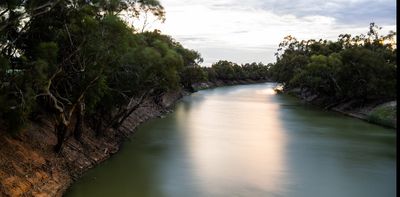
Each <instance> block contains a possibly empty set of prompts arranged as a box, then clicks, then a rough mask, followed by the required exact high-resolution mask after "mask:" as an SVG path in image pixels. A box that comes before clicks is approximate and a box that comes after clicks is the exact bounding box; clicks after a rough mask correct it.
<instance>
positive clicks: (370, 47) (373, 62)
mask: <svg viewBox="0 0 400 197" xmlns="http://www.w3.org/2000/svg"><path fill="white" fill-rule="evenodd" d="M379 29H380V27H378V26H377V25H376V24H375V23H371V24H370V30H369V31H368V33H367V34H366V35H363V34H361V35H358V36H354V37H352V36H351V35H349V34H341V35H339V38H338V40H337V41H335V42H334V41H327V40H322V39H321V40H318V41H316V40H307V41H304V40H303V41H298V40H297V39H296V38H294V37H291V36H287V37H285V39H284V40H283V42H282V43H281V44H280V45H279V47H280V48H279V49H278V52H277V53H276V56H277V62H276V63H275V64H273V65H272V66H271V67H270V69H269V74H270V76H271V77H272V78H273V79H274V80H276V81H277V82H280V83H282V84H284V86H285V88H295V87H300V88H302V89H307V90H309V91H312V92H313V93H315V94H319V95H323V96H326V97H331V98H333V99H335V100H342V99H358V100H364V101H367V100H391V99H395V98H396V82H397V79H396V69H397V62H396V52H397V49H396V48H395V41H394V36H395V35H396V33H395V32H389V34H388V35H384V36H381V35H379Z"/></svg>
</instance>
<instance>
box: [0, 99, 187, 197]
mask: <svg viewBox="0 0 400 197" xmlns="http://www.w3.org/2000/svg"><path fill="white" fill-rule="evenodd" d="M184 94H185V93H184V92H183V91H179V92H169V93H166V94H164V95H163V96H162V97H161V99H159V100H158V102H157V103H156V101H155V99H147V100H146V101H145V102H144V103H143V104H142V105H141V106H140V107H139V108H138V109H137V110H136V111H135V112H134V113H133V114H132V115H131V116H129V118H128V119H127V120H126V121H125V122H124V124H123V125H122V126H121V128H120V129H119V130H111V129H110V130H108V131H106V132H104V136H102V137H96V136H95V133H94V131H93V130H91V129H89V128H86V129H85V132H84V134H83V136H82V140H81V141H77V140H75V139H74V138H73V137H70V138H68V140H67V141H65V143H64V145H63V148H62V151H61V153H59V154H56V153H54V152H53V147H54V145H55V144H56V140H57V137H56V135H55V133H54V128H53V123H52V122H51V121H49V118H48V117H38V119H39V120H40V121H38V122H32V123H30V126H29V127H27V129H25V130H24V131H23V132H21V134H19V135H17V136H14V137H12V136H10V135H9V134H6V132H5V131H2V130H1V128H0V196H1V197H3V196H40V197H45V196H62V195H63V193H64V192H65V191H66V189H67V188H68V187H69V185H70V184H71V183H72V182H73V181H74V180H76V179H77V178H79V177H80V176H81V175H82V174H83V173H84V172H85V171H87V170H88V169H90V168H92V167H94V166H96V165H97V164H99V163H101V162H102V161H104V160H106V159H108V158H109V157H110V156H111V155H112V154H114V153H116V152H117V151H118V149H119V145H120V144H121V142H122V141H123V140H124V139H126V138H127V137H128V136H130V135H131V134H132V133H133V132H134V131H135V128H136V127H137V126H138V125H139V124H140V123H142V122H143V121H146V120H148V119H150V118H155V117H160V116H161V115H162V114H164V113H168V112H169V111H170V110H171V109H170V108H171V107H172V106H173V105H174V103H176V101H177V100H179V99H180V98H181V97H182V96H183V95H184Z"/></svg>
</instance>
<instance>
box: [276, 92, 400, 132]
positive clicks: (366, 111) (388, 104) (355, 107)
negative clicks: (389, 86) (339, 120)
mask: <svg viewBox="0 0 400 197" xmlns="http://www.w3.org/2000/svg"><path fill="white" fill-rule="evenodd" d="M277 91H278V92H280V93H284V94H289V95H292V96H295V97H297V98H299V99H301V100H302V101H304V102H306V103H309V104H313V105H317V106H319V107H321V108H323V109H326V110H332V111H336V112H339V113H342V114H345V115H347V116H351V117H354V118H358V119H361V120H364V121H368V122H371V123H374V124H378V125H381V126H385V127H390V128H397V101H396V100H394V101H382V100H375V101H363V100H355V99H353V100H339V101H338V100H333V99H332V98H330V97H325V96H320V95H317V94H314V93H312V92H310V91H307V90H301V89H300V88H293V89H284V90H277Z"/></svg>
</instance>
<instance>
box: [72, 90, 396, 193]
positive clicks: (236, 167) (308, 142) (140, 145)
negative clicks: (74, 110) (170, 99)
mask: <svg viewBox="0 0 400 197" xmlns="http://www.w3.org/2000/svg"><path fill="white" fill-rule="evenodd" d="M274 85H275V84H272V83H265V84H256V85H241V86H232V87H222V88H216V89H210V90H204V91H200V92H197V93H194V94H192V95H190V96H187V97H185V98H183V100H182V102H180V103H178V104H177V106H176V109H175V112H174V113H171V114H169V115H168V116H167V117H166V118H164V119H156V120H151V121H149V122H147V123H145V124H143V125H142V126H141V127H140V128H139V129H138V130H137V132H136V134H134V136H133V137H132V138H131V140H130V141H127V142H126V143H124V145H123V147H122V149H121V151H120V152H119V153H118V154H116V155H114V156H113V157H112V158H111V159H109V160H108V161H106V162H104V163H103V164H101V165H100V166H98V167H96V168H95V169H93V170H90V171H89V172H88V173H87V174H86V175H85V176H84V177H83V178H82V179H80V180H79V181H77V182H76V183H75V184H74V185H73V186H72V188H71V189H70V190H69V191H68V192H67V194H66V196H67V197H91V196H93V197H103V196H107V197H108V196H111V197H134V196H137V197H147V196H152V197H153V196H154V197H196V196H206V197H208V196H229V197H230V196H246V197H247V196H250V197H252V196H266V197H268V196H282V197H292V196H293V197H313V196H315V197H392V196H395V195H396V133H395V131H394V130H393V129H386V128H383V127H380V126H376V125H373V124H369V123H366V122H364V121H361V120H358V119H354V118H350V117H346V116H343V115H341V114H337V113H334V112H329V111H322V110H321V109H318V108H315V107H312V106H307V105H304V104H301V103H300V102H299V101H298V100H296V99H294V98H291V97H288V96H285V95H276V94H274V91H273V90H272V88H273V87H274Z"/></svg>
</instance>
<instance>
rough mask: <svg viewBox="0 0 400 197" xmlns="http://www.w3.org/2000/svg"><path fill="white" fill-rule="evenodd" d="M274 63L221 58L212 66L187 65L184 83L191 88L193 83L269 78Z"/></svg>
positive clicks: (183, 74)
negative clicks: (233, 60) (232, 60)
mask: <svg viewBox="0 0 400 197" xmlns="http://www.w3.org/2000/svg"><path fill="white" fill-rule="evenodd" d="M271 65H272V64H268V65H264V64H263V63H261V62H260V63H255V62H253V63H246V64H242V65H239V64H237V63H233V62H230V61H226V60H220V61H218V62H216V63H214V64H212V65H211V67H201V66H190V67H185V68H184V69H183V71H182V73H181V79H182V84H183V85H184V87H185V88H187V89H189V90H190V89H191V85H192V84H195V83H201V82H216V81H218V80H220V81H233V80H246V79H251V80H255V81H258V80H266V79H269V75H268V69H269V67H270V66H271Z"/></svg>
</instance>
